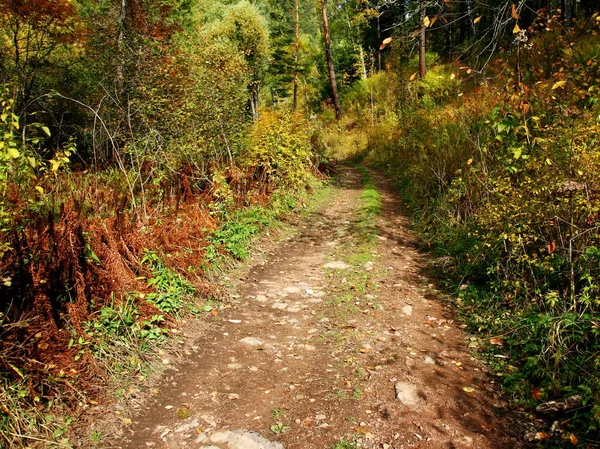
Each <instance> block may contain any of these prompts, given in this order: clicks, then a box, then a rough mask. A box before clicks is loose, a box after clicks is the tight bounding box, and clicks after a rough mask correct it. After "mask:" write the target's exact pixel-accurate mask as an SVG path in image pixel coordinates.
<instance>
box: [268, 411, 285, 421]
mask: <svg viewBox="0 0 600 449" xmlns="http://www.w3.org/2000/svg"><path fill="white" fill-rule="evenodd" d="M271 415H272V416H273V419H274V420H275V421H277V420H278V419H279V418H280V417H282V416H285V414H284V413H283V410H281V409H280V408H274V409H273V410H271Z"/></svg>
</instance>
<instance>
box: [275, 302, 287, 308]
mask: <svg viewBox="0 0 600 449" xmlns="http://www.w3.org/2000/svg"><path fill="white" fill-rule="evenodd" d="M287 306H288V305H287V304H286V303H285V302H274V303H273V305H272V306H271V308H273V309H280V310H285V309H287Z"/></svg>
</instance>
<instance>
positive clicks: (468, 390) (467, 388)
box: [463, 387, 475, 393]
mask: <svg viewBox="0 0 600 449" xmlns="http://www.w3.org/2000/svg"><path fill="white" fill-rule="evenodd" d="M463 391H465V392H466V393H473V392H474V391H475V388H473V387H463Z"/></svg>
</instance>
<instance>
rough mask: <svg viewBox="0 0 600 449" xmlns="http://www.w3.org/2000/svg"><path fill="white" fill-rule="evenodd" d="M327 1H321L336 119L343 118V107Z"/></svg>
mask: <svg viewBox="0 0 600 449" xmlns="http://www.w3.org/2000/svg"><path fill="white" fill-rule="evenodd" d="M326 1H327V0H321V10H322V12H323V40H324V42H325V58H326V60H327V69H328V71H329V83H330V84H331V95H332V96H333V107H334V108H335V118H336V119H338V120H339V119H340V118H342V105H341V103H340V96H339V94H338V90H337V83H336V80H335V71H334V70H333V58H332V56H331V42H330V39H329V23H328V22H327V4H326Z"/></svg>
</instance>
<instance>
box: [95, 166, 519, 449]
mask: <svg viewBox="0 0 600 449" xmlns="http://www.w3.org/2000/svg"><path fill="white" fill-rule="evenodd" d="M342 178H343V179H342V185H341V186H339V187H337V188H336V189H335V192H334V193H333V195H332V197H331V200H330V201H329V202H328V204H326V205H325V206H324V207H323V208H321V210H319V211H317V212H316V213H313V214H311V215H310V216H308V217H307V218H306V219H305V220H304V221H303V222H302V223H301V224H300V226H299V229H298V232H297V233H296V235H295V236H294V237H292V238H289V239H288V240H287V241H284V242H282V243H281V244H280V245H279V246H277V247H276V248H274V249H273V250H272V251H271V252H270V254H269V255H268V257H267V258H263V259H262V260H256V261H255V263H254V265H253V266H250V267H249V268H248V271H247V272H246V273H245V274H243V275H242V279H240V280H239V282H236V285H235V287H234V288H232V289H231V292H230V296H229V298H230V299H229V300H228V301H227V302H226V303H225V305H224V307H223V308H222V309H221V310H220V311H219V314H218V315H216V316H214V317H211V318H210V320H209V322H208V324H206V323H204V324H202V326H198V328H197V329H194V327H193V326H192V329H188V330H187V331H186V332H187V333H188V335H187V337H188V338H187V339H188V341H189V342H190V343H188V345H187V346H185V349H184V351H185V353H186V354H187V358H186V361H185V362H183V363H180V364H173V365H174V366H172V367H171V368H170V369H169V370H167V371H166V372H165V374H164V376H163V378H162V379H161V386H160V387H158V388H157V389H155V390H153V391H152V393H153V394H152V395H151V397H150V398H149V399H148V400H147V401H145V404H144V406H143V407H142V408H141V409H140V410H139V413H137V414H136V415H135V416H132V417H131V422H130V421H129V420H128V419H125V420H123V423H124V425H123V437H122V438H119V441H115V442H114V444H112V445H111V446H110V447H121V448H131V449H133V448H135V449H137V448H147V447H153V448H173V449H175V448H194V449H202V448H204V449H208V448H210V449H215V448H219V449H226V448H229V449H242V448H244V449H253V448H256V449H259V448H263V449H270V448H273V449H278V448H282V447H284V448H287V449H294V448H297V449H311V448H315V449H316V448H319V449H322V448H337V449H344V448H355V447H360V448H512V447H517V446H518V444H517V438H516V437H515V436H514V435H512V434H511V432H510V431H509V429H510V428H511V425H512V424H511V422H510V421H509V420H507V418H506V417H507V416H508V415H509V413H507V410H505V404H504V403H503V402H502V400H501V399H500V397H499V395H498V389H497V387H496V386H495V384H494V379H497V378H496V377H495V376H493V375H492V374H491V373H487V372H486V368H485V365H483V364H480V363H479V362H478V361H477V360H475V359H474V358H473V357H472V354H471V352H470V349H469V348H468V343H469V336H468V335H466V334H465V333H464V332H463V331H462V330H461V329H460V326H459V325H458V323H457V322H456V321H455V320H454V316H453V314H452V312H451V310H450V309H449V308H448V307H447V306H445V305H443V303H441V302H439V301H438V300H436V297H435V296H434V293H433V286H432V285H431V283H430V281H428V280H427V279H426V278H425V277H424V276H423V275H422V266H423V265H424V263H425V262H426V260H425V259H424V256H423V255H421V254H420V253H419V252H418V251H417V250H416V249H415V247H414V243H415V238H414V236H413V235H412V234H411V232H410V231H409V229H408V222H407V219H406V218H405V217H404V215H403V214H402V212H401V208H400V206H399V204H398V202H397V201H396V199H395V198H394V195H393V194H392V192H391V191H390V190H389V189H388V188H387V187H386V184H385V182H383V181H382V180H380V179H378V178H377V177H376V181H377V184H378V188H379V191H380V194H381V199H382V202H383V213H382V214H381V215H380V216H379V217H378V218H377V223H376V224H377V226H376V233H377V235H376V236H375V237H374V238H373V239H372V240H371V241H370V242H369V241H367V240H365V237H364V235H361V234H362V229H361V227H360V226H359V225H358V223H357V220H358V219H357V210H358V208H359V207H360V204H361V199H360V197H361V185H360V176H359V175H358V174H357V173H356V172H355V171H354V170H351V169H344V175H343V177H342ZM167 356H168V355H166V357H167ZM106 443H107V440H106V439H105V440H104V447H107V446H106Z"/></svg>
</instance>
